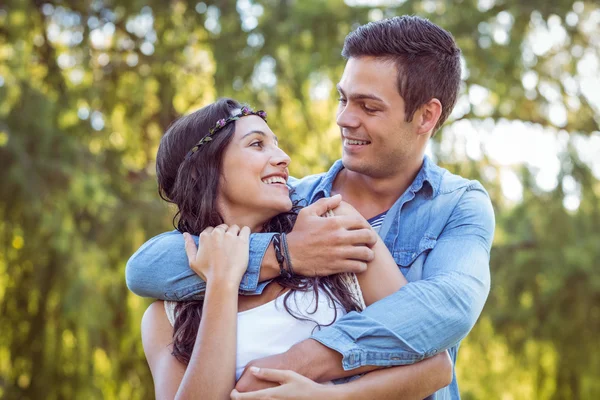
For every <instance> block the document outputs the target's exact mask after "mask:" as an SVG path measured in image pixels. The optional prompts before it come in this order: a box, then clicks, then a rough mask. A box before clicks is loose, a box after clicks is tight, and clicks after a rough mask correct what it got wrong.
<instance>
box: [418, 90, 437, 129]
mask: <svg viewBox="0 0 600 400" xmlns="http://www.w3.org/2000/svg"><path fill="white" fill-rule="evenodd" d="M417 115H418V120H417V122H418V125H417V133H418V134H419V135H423V134H429V133H432V132H433V130H434V129H435V125H436V124H437V123H438V121H439V120H440V116H441V115H442V103H441V102H440V101H439V100H438V99H436V98H433V99H431V100H429V101H428V102H427V103H425V104H423V105H422V106H421V107H420V108H419V111H418V113H417Z"/></svg>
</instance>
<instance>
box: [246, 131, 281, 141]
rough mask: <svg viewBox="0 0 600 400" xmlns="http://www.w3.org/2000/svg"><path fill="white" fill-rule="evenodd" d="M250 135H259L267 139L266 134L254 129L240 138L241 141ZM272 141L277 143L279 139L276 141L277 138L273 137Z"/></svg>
mask: <svg viewBox="0 0 600 400" xmlns="http://www.w3.org/2000/svg"><path fill="white" fill-rule="evenodd" d="M250 135H261V136H264V137H267V134H266V133H264V132H263V131H259V130H256V129H255V130H252V131H250V132H248V133H246V134H245V135H244V136H242V139H245V138H246V137H248V136H250ZM273 139H275V142H277V143H279V139H277V136H275V135H273Z"/></svg>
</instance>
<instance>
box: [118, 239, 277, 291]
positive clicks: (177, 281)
mask: <svg viewBox="0 0 600 400" xmlns="http://www.w3.org/2000/svg"><path fill="white" fill-rule="evenodd" d="M192 237H193V238H194V240H195V241H196V244H198V237H197V236H192ZM272 237H273V234H272V233H257V234H252V235H251V236H250V258H249V263H248V270H247V271H246V273H245V274H244V276H243V277H242V281H241V283H240V293H242V294H260V293H262V290H263V289H264V287H265V286H266V285H267V284H268V282H259V277H260V265H261V263H262V259H263V257H264V254H265V252H266V250H267V247H268V246H269V243H270V242H271V239H272ZM125 280H126V282H127V287H128V288H129V290H131V291H132V292H133V293H135V294H137V295H138V296H142V297H152V298H156V299H162V300H175V301H177V300H179V301H181V300H197V299H202V298H203V296H204V291H205V289H206V283H205V282H204V281H203V280H202V279H200V277H199V276H198V275H197V274H196V273H195V272H194V271H193V270H192V269H190V267H189V264H188V259H187V255H186V253H185V245H184V240H183V235H182V234H181V233H179V232H178V231H171V232H165V233H163V234H160V235H158V236H155V237H154V238H152V239H150V240H149V241H147V242H146V243H144V244H143V245H142V246H141V247H140V248H139V249H138V251H136V252H135V253H134V254H133V255H132V256H131V258H130V259H129V261H128V262H127V266H126V267H125Z"/></svg>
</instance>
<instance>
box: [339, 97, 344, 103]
mask: <svg viewBox="0 0 600 400" xmlns="http://www.w3.org/2000/svg"><path fill="white" fill-rule="evenodd" d="M338 101H339V102H340V103H341V104H346V99H344V98H343V97H340V98H339V99H338Z"/></svg>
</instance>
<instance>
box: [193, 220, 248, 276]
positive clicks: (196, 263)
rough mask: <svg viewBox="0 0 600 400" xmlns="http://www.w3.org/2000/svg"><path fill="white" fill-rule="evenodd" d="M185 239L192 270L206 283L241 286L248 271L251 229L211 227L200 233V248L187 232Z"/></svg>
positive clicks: (235, 226)
mask: <svg viewBox="0 0 600 400" xmlns="http://www.w3.org/2000/svg"><path fill="white" fill-rule="evenodd" d="M183 236H184V239H185V252H186V253H187V256H188V261H189V263H190V268H192V270H193V271H194V272H196V273H197V274H198V275H199V276H200V277H201V278H202V279H203V280H204V281H205V282H207V283H208V282H211V281H225V282H232V283H234V284H237V285H239V283H240V281H241V280H242V276H243V275H244V272H246V269H247V268H248V252H249V243H250V240H249V238H250V228H248V227H247V226H245V227H243V228H242V229H240V228H239V227H238V226H237V225H232V226H227V225H224V224H223V225H219V226H217V227H216V228H213V227H208V228H206V229H205V230H204V231H202V233H201V234H200V238H199V241H198V248H196V244H195V243H194V240H193V239H192V237H191V236H190V235H189V234H188V233H184V234H183Z"/></svg>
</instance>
